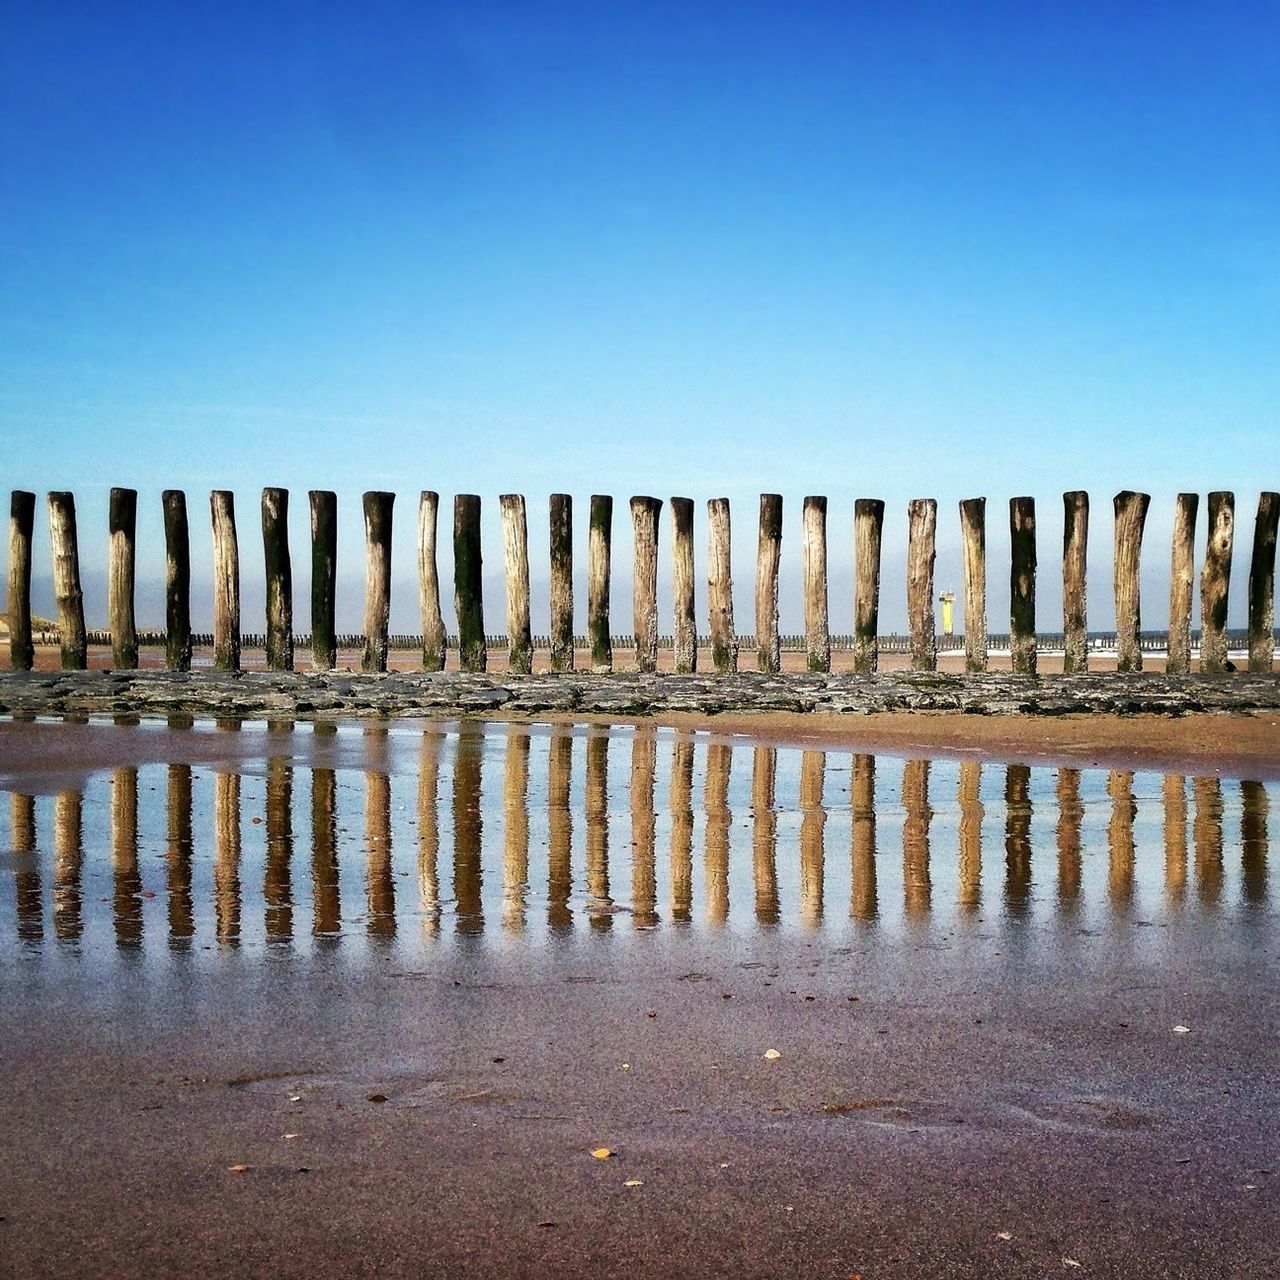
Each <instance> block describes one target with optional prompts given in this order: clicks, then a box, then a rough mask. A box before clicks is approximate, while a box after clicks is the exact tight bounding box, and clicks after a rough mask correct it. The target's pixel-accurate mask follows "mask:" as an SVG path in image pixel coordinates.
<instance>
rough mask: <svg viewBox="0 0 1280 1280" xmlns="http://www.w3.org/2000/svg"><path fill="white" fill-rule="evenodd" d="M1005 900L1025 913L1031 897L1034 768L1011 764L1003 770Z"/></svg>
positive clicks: (1010, 910) (1011, 912) (1010, 907)
mask: <svg viewBox="0 0 1280 1280" xmlns="http://www.w3.org/2000/svg"><path fill="white" fill-rule="evenodd" d="M1004 877H1005V878H1004V904H1005V910H1006V911H1007V912H1008V913H1009V915H1010V916H1015V917H1017V916H1023V915H1025V914H1026V912H1027V907H1028V905H1029V900H1030V897H1031V769H1030V767H1029V766H1027V765H1025V764H1011V765H1009V766H1008V767H1007V768H1006V769H1005V774H1004Z"/></svg>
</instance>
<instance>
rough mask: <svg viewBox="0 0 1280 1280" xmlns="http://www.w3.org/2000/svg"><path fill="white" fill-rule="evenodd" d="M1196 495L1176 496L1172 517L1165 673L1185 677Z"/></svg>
mask: <svg viewBox="0 0 1280 1280" xmlns="http://www.w3.org/2000/svg"><path fill="white" fill-rule="evenodd" d="M1199 509H1200V495H1199V494H1198V493H1180V494H1178V500H1177V506H1176V507H1175V508H1174V513H1173V557H1172V565H1171V567H1170V571H1169V651H1168V652H1169V656H1168V658H1167V659H1166V661H1165V667H1164V669H1165V671H1166V672H1168V673H1169V674H1170V675H1186V674H1187V672H1188V671H1190V670H1191V598H1192V590H1193V587H1194V584H1195V570H1196V564H1195V561H1196V550H1195V542H1196V513H1197V512H1198V511H1199Z"/></svg>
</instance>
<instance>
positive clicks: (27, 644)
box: [9, 489, 36, 671]
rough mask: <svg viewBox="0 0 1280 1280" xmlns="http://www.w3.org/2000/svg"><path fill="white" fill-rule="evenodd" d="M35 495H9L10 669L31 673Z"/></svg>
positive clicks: (23, 492)
mask: <svg viewBox="0 0 1280 1280" xmlns="http://www.w3.org/2000/svg"><path fill="white" fill-rule="evenodd" d="M35 522H36V495H35V494H34V493H29V492H28V491H27V490H25V489H15V490H14V491H13V492H12V493H11V494H10V495H9V665H10V666H11V667H12V668H13V669H14V670H15V671H30V670H31V668H32V666H33V665H34V664H35V659H36V650H35V644H34V643H33V641H32V638H31V537H32V534H33V533H34V532H35Z"/></svg>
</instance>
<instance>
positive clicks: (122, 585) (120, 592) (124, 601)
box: [107, 489, 138, 671]
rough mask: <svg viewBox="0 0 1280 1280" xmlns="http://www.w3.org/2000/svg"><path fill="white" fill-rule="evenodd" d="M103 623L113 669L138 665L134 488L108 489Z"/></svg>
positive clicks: (136, 505)
mask: <svg viewBox="0 0 1280 1280" xmlns="http://www.w3.org/2000/svg"><path fill="white" fill-rule="evenodd" d="M107 527H108V530H109V534H108V545H107V626H108V628H109V629H110V631H111V665H112V666H113V667H115V669H116V670H117V671H134V670H136V669H137V666H138V627H137V623H136V621H135V619H134V610H133V588H134V543H135V537H136V534H137V528H138V491H137V490H136V489H112V490H111V499H110V503H109V505H108V508H107Z"/></svg>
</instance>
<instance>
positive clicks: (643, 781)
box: [525, 725, 658, 926]
mask: <svg viewBox="0 0 1280 1280" xmlns="http://www.w3.org/2000/svg"><path fill="white" fill-rule="evenodd" d="M525 741H526V742H527V741H528V739H527V738H526V739H525ZM657 770H658V739H657V735H656V734H655V733H654V730H653V727H652V726H651V725H642V726H641V727H640V728H638V729H637V730H636V735H635V738H634V740H633V741H632V744H631V910H632V912H633V916H632V919H633V922H634V923H635V924H636V925H637V926H647V925H653V924H657V922H658V865H657V853H656V849H655V839H654V836H655V831H656V829H657V825H658V819H657V814H656V813H655V812H654V807H653V800H654V791H655V788H656V786H657Z"/></svg>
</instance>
